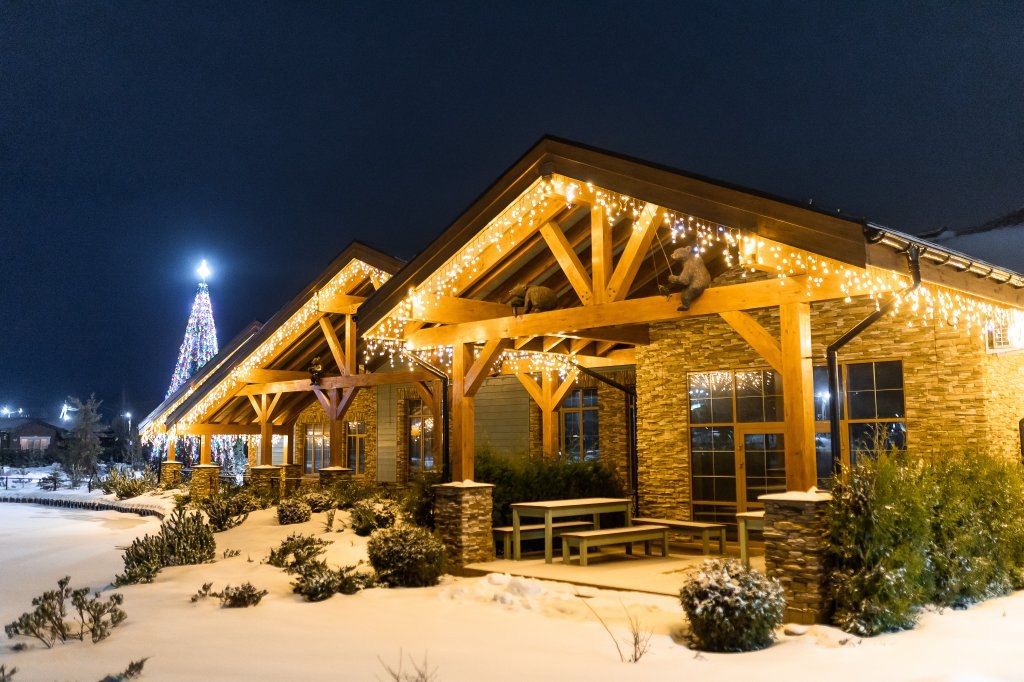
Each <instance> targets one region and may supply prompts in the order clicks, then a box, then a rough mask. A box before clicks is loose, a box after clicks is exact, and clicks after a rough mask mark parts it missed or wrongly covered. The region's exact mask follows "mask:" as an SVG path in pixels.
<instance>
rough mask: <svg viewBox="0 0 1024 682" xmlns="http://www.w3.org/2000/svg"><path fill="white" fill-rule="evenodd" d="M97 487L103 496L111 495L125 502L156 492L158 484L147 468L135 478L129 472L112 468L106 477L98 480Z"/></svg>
mask: <svg viewBox="0 0 1024 682" xmlns="http://www.w3.org/2000/svg"><path fill="white" fill-rule="evenodd" d="M98 487H99V488H100V490H102V491H103V492H104V494H107V495H110V494H113V495H115V496H116V497H117V499H119V500H127V499H131V498H133V497H138V496H139V495H144V494H146V493H148V492H149V491H151V490H156V489H157V488H159V487H160V482H159V481H158V480H157V477H156V472H155V471H153V470H152V469H149V468H147V469H146V470H144V471H143V472H142V475H141V476H136V475H135V473H134V472H133V471H131V470H128V471H123V470H121V469H119V468H117V467H113V466H112V467H111V468H110V471H109V472H108V473H107V475H106V476H104V477H103V478H101V479H100V480H99V482H98Z"/></svg>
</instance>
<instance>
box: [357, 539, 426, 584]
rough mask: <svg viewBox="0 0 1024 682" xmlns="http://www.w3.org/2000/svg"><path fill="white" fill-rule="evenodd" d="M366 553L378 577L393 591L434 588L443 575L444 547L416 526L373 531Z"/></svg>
mask: <svg viewBox="0 0 1024 682" xmlns="http://www.w3.org/2000/svg"><path fill="white" fill-rule="evenodd" d="M366 551H367V553H368V554H369V556H370V564H371V565H372V566H373V570H375V571H376V572H377V577H378V578H380V580H381V582H383V583H385V584H387V585H391V586H392V587H427V586H429V585H436V584H437V581H438V579H439V578H440V577H441V573H442V572H443V571H444V545H443V544H442V543H441V541H440V540H438V539H437V538H436V537H435V536H434V535H433V534H432V533H431V532H430V531H428V530H425V529H423V528H417V527H416V526H396V527H393V528H381V529H379V530H376V531H374V532H373V534H372V535H370V541H369V542H368V543H367V545H366Z"/></svg>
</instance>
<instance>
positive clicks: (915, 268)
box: [825, 230, 921, 474]
mask: <svg viewBox="0 0 1024 682" xmlns="http://www.w3.org/2000/svg"><path fill="white" fill-rule="evenodd" d="M865 237H866V238H867V240H868V242H869V243H874V242H877V241H880V237H879V234H878V233H877V232H875V233H868V232H867V230H865ZM902 251H903V253H905V254H906V256H907V268H908V269H909V270H910V277H911V280H912V281H911V283H910V286H908V287H907V288H906V289H904V290H903V291H900V292H899V293H897V294H893V296H892V297H891V298H889V300H888V301H886V302H885V303H883V304H882V305H880V306H879V307H878V308H877V309H876V310H874V311H873V312H872V313H871V314H870V315H868V316H867V317H865V318H864V319H863V320H861V321H860V322H859V323H857V325H856V326H854V327H853V329H851V330H850V331H848V332H846V333H845V334H843V335H842V336H840V337H839V338H838V339H836V340H835V341H833V342H832V343H831V344H829V346H828V348H827V349H826V350H825V356H826V358H827V360H828V394H829V415H828V416H829V427H830V429H829V430H830V433H831V436H832V443H831V445H832V473H834V474H838V473H839V472H840V469H841V463H840V458H841V450H842V448H841V447H840V431H841V425H840V423H839V416H840V415H839V349H840V348H842V347H843V346H845V345H846V344H848V343H849V342H850V341H853V340H854V339H855V338H857V337H858V336H860V334H861V332H863V331H864V330H866V329H867V328H868V327H870V326H871V325H872V324H874V323H875V322H876V321H877V320H878V319H879V318H881V317H882V316H884V315H885V314H886V313H888V312H889V311H890V310H892V308H893V306H895V305H896V302H897V301H899V300H900V299H901V298H902V297H904V296H906V295H907V294H909V293H910V292H912V291H914V290H915V289H917V288H918V287H919V286H921V247H920V246H918V245H917V244H916V243H913V242H909V243H907V244H906V246H904V247H903V249H902Z"/></svg>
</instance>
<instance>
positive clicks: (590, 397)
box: [559, 388, 601, 462]
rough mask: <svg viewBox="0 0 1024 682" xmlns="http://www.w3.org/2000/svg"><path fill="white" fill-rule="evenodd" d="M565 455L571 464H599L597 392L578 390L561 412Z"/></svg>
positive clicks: (571, 395) (570, 393)
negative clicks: (595, 462)
mask: <svg viewBox="0 0 1024 682" xmlns="http://www.w3.org/2000/svg"><path fill="white" fill-rule="evenodd" d="M559 421H560V425H561V432H562V454H563V455H564V456H565V459H566V460H567V461H569V462H580V461H583V462H592V461H597V459H598V457H599V456H600V454H601V453H600V450H599V447H598V443H597V389H596V388H575V389H573V390H572V391H570V392H569V394H568V395H567V396H566V397H565V399H564V400H563V401H562V407H561V408H560V410H559Z"/></svg>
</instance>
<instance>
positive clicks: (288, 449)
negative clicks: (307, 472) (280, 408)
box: [284, 421, 295, 464]
mask: <svg viewBox="0 0 1024 682" xmlns="http://www.w3.org/2000/svg"><path fill="white" fill-rule="evenodd" d="M286 438H287V440H285V445H284V463H285V464H295V421H290V422H288V435H287V436H286Z"/></svg>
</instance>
